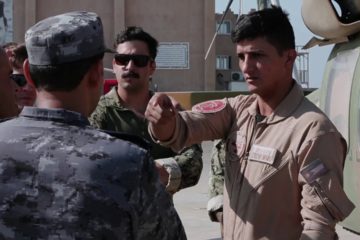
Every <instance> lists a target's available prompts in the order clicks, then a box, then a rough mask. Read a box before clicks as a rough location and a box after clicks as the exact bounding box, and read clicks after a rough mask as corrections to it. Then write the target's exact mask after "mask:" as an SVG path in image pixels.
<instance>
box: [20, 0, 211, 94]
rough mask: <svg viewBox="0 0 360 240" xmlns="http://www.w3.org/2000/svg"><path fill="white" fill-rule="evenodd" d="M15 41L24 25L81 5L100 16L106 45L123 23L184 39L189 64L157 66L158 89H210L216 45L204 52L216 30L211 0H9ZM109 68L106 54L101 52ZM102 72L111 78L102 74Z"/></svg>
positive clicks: (167, 39)
mask: <svg viewBox="0 0 360 240" xmlns="http://www.w3.org/2000/svg"><path fill="white" fill-rule="evenodd" d="M13 3H14V4H13V8H14V9H13V13H14V16H13V18H14V23H13V25H14V26H13V29H14V33H13V36H14V41H17V42H22V41H24V33H25V31H26V29H27V28H29V27H30V26H32V25H33V24H35V23H36V22H37V21H39V20H41V19H43V18H46V17H48V16H51V15H55V14H59V13H63V12H67V11H72V10H86V11H93V12H96V13H97V14H98V15H99V16H100V17H101V18H102V21H103V25H104V34H105V41H106V44H107V45H108V46H109V47H112V46H113V40H114V37H115V35H116V33H118V32H119V31H121V30H123V29H124V28H125V27H126V26H132V25H137V26H141V27H143V28H144V30H145V31H148V32H149V33H150V34H151V35H153V36H154V37H155V38H156V39H157V40H158V41H159V42H188V43H189V68H188V69H178V70H168V69H158V70H157V71H156V72H155V74H154V76H153V83H154V84H157V86H158V90H159V91H202V90H213V89H214V88H215V71H214V69H215V50H214V49H212V51H211V52H210V55H209V57H208V59H207V60H206V61H205V60H204V56H205V53H206V50H207V48H208V46H209V44H210V41H211V39H212V37H213V34H214V32H215V27H214V26H215V19H214V12H215V0H197V1H193V0H182V1H177V0H146V1H144V0H101V1H95V0H61V1H59V0H13ZM104 63H105V67H107V68H111V56H106V57H105V61H104ZM106 77H112V76H111V75H109V74H107V75H106Z"/></svg>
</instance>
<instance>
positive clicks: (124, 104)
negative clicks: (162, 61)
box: [90, 27, 202, 193]
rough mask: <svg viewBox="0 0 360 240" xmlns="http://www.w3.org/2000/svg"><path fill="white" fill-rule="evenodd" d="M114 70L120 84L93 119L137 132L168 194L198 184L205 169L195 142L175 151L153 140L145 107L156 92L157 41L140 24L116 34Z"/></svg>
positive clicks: (103, 100)
mask: <svg viewBox="0 0 360 240" xmlns="http://www.w3.org/2000/svg"><path fill="white" fill-rule="evenodd" d="M114 47H115V48H116V52H117V53H116V54H115V55H114V59H113V69H114V72H115V75H116V79H117V81H118V85H117V87H115V88H113V89H112V90H111V91H110V92H109V93H107V94H106V95H105V96H103V97H102V98H101V99H100V101H99V104H98V106H97V108H96V110H95V111H94V112H93V114H92V116H91V118H90V122H91V123H92V124H93V125H94V126H96V127H98V128H100V129H106V130H113V131H120V132H126V133H131V134H135V135H138V136H141V137H143V138H145V139H147V140H148V141H149V142H150V144H151V155H152V157H153V158H154V159H156V160H155V162H156V166H157V168H158V171H159V174H160V178H161V181H162V182H163V183H164V185H166V189H167V191H168V192H169V193H175V192H177V191H179V190H180V189H182V188H186V187H190V186H193V185H195V184H196V183H197V182H198V180H199V178H200V174H201V170H202V149H201V147H200V145H193V146H191V147H189V148H186V149H185V150H183V151H182V152H181V153H180V154H178V155H177V154H176V153H175V152H173V151H172V150H171V149H170V148H166V147H163V146H161V145H159V144H158V143H155V142H153V141H152V140H151V138H150V136H149V133H148V131H147V127H148V122H147V120H146V119H145V118H144V116H143V115H144V112H145V110H146V106H147V104H148V102H149V100H150V98H151V96H152V95H153V93H152V92H151V91H150V90H149V82H150V79H151V76H152V74H153V73H154V71H155V69H156V63H155V57H156V54H157V47H158V42H157V40H156V39H154V38H153V37H152V36H151V35H150V34H148V33H147V32H145V31H144V30H143V29H142V28H140V27H128V28H127V29H126V30H125V31H123V32H121V33H120V34H118V35H117V37H116V41H115V46H114Z"/></svg>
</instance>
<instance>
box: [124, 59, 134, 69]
mask: <svg viewBox="0 0 360 240" xmlns="http://www.w3.org/2000/svg"><path fill="white" fill-rule="evenodd" d="M134 67H135V64H134V61H133V60H132V59H130V60H129V62H128V63H127V64H126V65H125V68H126V69H133V68H134Z"/></svg>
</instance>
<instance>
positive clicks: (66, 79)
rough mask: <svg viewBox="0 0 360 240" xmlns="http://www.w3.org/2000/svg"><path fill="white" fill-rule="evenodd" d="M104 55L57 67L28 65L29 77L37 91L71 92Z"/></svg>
mask: <svg viewBox="0 0 360 240" xmlns="http://www.w3.org/2000/svg"><path fill="white" fill-rule="evenodd" d="M103 57H104V54H103V53H102V54H99V55H97V56H94V57H91V58H87V59H81V60H79V61H76V62H69V63H64V64H59V65H45V66H40V65H31V64H29V65H30V75H31V78H32V80H33V81H34V84H35V87H36V88H37V89H44V90H46V91H49V92H51V91H71V90H73V89H75V88H76V87H77V86H78V85H79V84H80V82H81V80H82V79H83V77H84V76H85V74H86V73H87V72H88V71H89V69H90V67H91V66H92V65H93V64H95V63H96V62H98V61H99V60H101V59H102V58H103Z"/></svg>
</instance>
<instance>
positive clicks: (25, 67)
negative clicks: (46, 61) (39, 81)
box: [23, 59, 36, 89]
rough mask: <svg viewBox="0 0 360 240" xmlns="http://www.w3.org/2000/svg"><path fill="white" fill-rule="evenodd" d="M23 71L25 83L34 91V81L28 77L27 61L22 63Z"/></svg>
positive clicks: (28, 67) (28, 65)
mask: <svg viewBox="0 0 360 240" xmlns="http://www.w3.org/2000/svg"><path fill="white" fill-rule="evenodd" d="M23 71H24V76H25V78H26V81H27V83H28V84H29V85H30V86H32V87H34V88H35V89H36V86H35V84H34V81H33V79H32V78H31V75H30V64H29V60H28V59H25V61H24V63H23Z"/></svg>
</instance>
